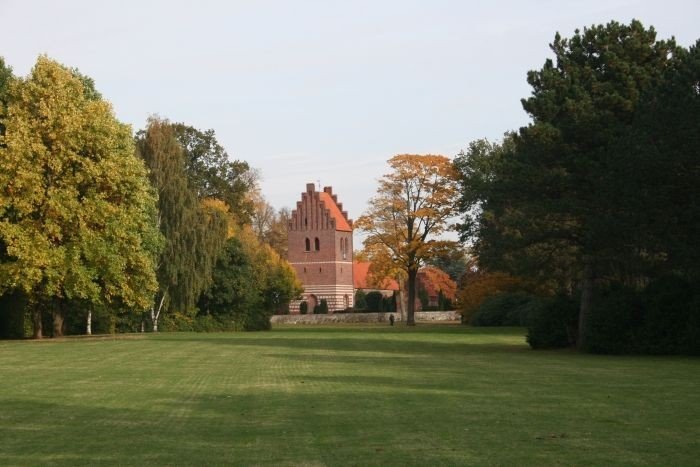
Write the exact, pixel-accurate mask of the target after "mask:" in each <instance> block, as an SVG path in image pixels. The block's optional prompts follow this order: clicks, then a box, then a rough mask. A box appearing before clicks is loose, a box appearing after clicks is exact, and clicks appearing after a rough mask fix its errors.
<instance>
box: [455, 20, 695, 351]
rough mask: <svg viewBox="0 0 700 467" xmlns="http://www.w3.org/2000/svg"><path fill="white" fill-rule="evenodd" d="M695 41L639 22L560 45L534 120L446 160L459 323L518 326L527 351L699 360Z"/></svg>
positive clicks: (543, 77)
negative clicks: (458, 264) (468, 267)
mask: <svg viewBox="0 0 700 467" xmlns="http://www.w3.org/2000/svg"><path fill="white" fill-rule="evenodd" d="M699 45H700V43H698V44H696V45H694V46H692V47H690V48H683V47H680V46H678V45H677V44H676V43H675V41H674V40H673V39H670V40H658V39H657V37H656V32H655V31H654V29H653V28H648V29H647V28H645V27H643V26H642V24H640V23H639V22H637V21H632V22H631V23H630V24H629V25H625V24H619V23H616V22H611V23H609V24H607V25H599V26H593V27H590V28H585V29H584V30H583V31H576V32H575V34H574V35H573V36H572V37H571V38H563V37H561V36H559V35H558V34H557V35H556V37H555V39H554V42H553V43H552V44H551V50H552V52H553V54H554V57H555V58H554V60H547V61H546V62H545V64H544V66H543V67H542V68H541V69H540V70H537V71H531V72H530V73H529V74H528V78H527V80H528V83H529V84H530V85H531V86H532V95H531V96H530V97H528V98H526V99H523V100H522V105H523V107H524V109H525V110H526V111H527V112H528V114H529V115H530V117H531V118H532V122H531V123H530V124H529V125H528V126H526V127H523V128H520V129H519V131H517V132H512V133H508V134H506V136H505V138H504V139H503V141H501V142H498V143H493V142H489V141H485V140H480V141H474V142H472V143H471V144H470V145H469V148H468V150H466V151H464V152H463V153H462V154H460V155H459V156H458V157H457V158H456V160H455V166H456V168H457V170H458V171H459V173H460V188H461V189H460V191H461V200H460V209H461V212H462V214H463V222H462V223H461V225H460V226H459V230H460V233H461V235H462V238H463V239H464V240H465V241H468V242H471V243H472V246H473V252H474V254H475V256H476V257H477V258H478V267H476V268H474V269H473V270H472V271H471V272H470V273H469V274H467V276H465V279H464V281H465V283H463V286H464V287H465V288H464V290H465V291H466V293H465V292H463V293H462V297H461V304H462V307H463V309H464V312H465V315H466V317H467V318H468V319H469V320H474V321H475V322H476V323H477V324H479V323H497V324H504V323H505V324H528V325H529V326H530V331H529V332H530V335H529V341H530V343H531V344H532V345H533V346H535V347H556V346H567V345H575V346H577V347H578V348H579V349H583V350H586V351H591V352H606V353H607V352H613V353H623V352H648V353H700V292H699V291H700V287H699V285H700V248H698V246H699V243H698V239H700V48H699ZM488 297H491V298H489V299H488V300H487V298H488ZM533 300H534V301H533Z"/></svg>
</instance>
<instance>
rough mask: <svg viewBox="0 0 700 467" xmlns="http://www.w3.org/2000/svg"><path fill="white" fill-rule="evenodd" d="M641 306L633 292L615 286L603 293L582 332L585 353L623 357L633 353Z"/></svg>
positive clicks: (595, 302) (604, 290)
mask: <svg viewBox="0 0 700 467" xmlns="http://www.w3.org/2000/svg"><path fill="white" fill-rule="evenodd" d="M641 319H642V306H641V300H640V297H639V294H638V293H637V292H635V291H634V290H633V289H630V288H628V287H624V286H622V285H619V284H613V285H611V286H609V287H606V288H605V289H603V290H601V291H600V292H599V293H598V294H597V295H596V297H595V298H594V301H593V306H592V309H591V312H590V315H589V316H588V319H587V322H586V329H584V330H583V332H584V333H585V336H586V339H585V342H586V348H585V349H584V350H586V351H587V352H592V353H605V354H620V353H629V352H632V351H634V348H635V346H636V345H637V344H636V342H635V341H636V339H635V334H636V333H637V329H638V328H639V326H640V324H641Z"/></svg>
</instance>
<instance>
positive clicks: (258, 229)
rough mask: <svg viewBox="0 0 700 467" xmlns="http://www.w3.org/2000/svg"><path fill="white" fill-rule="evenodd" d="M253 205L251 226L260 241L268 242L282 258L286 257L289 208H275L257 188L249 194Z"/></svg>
mask: <svg viewBox="0 0 700 467" xmlns="http://www.w3.org/2000/svg"><path fill="white" fill-rule="evenodd" d="M250 203H251V205H252V206H253V214H252V216H251V226H252V228H253V231H254V232H255V235H257V237H258V239H259V240H260V241H261V242H264V243H266V244H268V245H269V246H270V247H271V248H272V249H273V250H275V251H276V252H277V254H278V255H280V257H282V258H285V259H286V258H287V229H288V227H289V220H290V218H291V212H290V210H289V208H281V209H279V210H277V211H275V208H274V207H273V206H272V205H271V204H270V203H269V202H267V200H266V199H265V197H264V196H263V195H262V193H260V191H259V190H254V191H252V192H251V194H250Z"/></svg>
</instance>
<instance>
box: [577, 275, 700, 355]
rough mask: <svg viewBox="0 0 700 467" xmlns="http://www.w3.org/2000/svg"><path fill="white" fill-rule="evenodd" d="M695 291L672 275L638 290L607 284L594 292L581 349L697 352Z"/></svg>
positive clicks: (699, 314) (699, 319)
mask: <svg viewBox="0 0 700 467" xmlns="http://www.w3.org/2000/svg"><path fill="white" fill-rule="evenodd" d="M699 305H700V294H697V293H696V292H695V289H694V287H693V285H692V284H691V283H690V282H688V281H686V280H684V279H682V278H680V277H677V276H666V277H661V278H658V279H656V280H654V281H652V282H651V283H650V284H649V285H648V286H647V287H646V289H645V290H643V291H642V292H638V291H635V290H633V289H630V288H627V287H623V286H621V285H618V284H613V285H611V286H609V287H607V288H605V289H603V290H602V291H601V292H600V293H599V294H597V295H596V297H595V300H594V302H593V307H592V309H591V314H590V316H589V317H588V320H587V324H586V329H585V332H586V349H585V350H586V351H588V352H593V353H605V354H620V353H645V354H700V306H699Z"/></svg>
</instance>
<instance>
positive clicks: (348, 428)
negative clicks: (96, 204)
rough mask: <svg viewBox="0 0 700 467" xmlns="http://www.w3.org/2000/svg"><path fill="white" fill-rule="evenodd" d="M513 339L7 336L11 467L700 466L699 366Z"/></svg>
mask: <svg viewBox="0 0 700 467" xmlns="http://www.w3.org/2000/svg"><path fill="white" fill-rule="evenodd" d="M523 335H524V332H523V330H521V329H488V328H481V329H479V328H467V327H462V326H459V325H419V326H418V327H416V328H414V329H408V328H406V327H404V326H397V327H394V328H390V327H388V326H351V325H344V326H335V327H293V326H289V327H279V328H277V329H275V330H273V331H272V332H266V333H237V334H189V333H179V334H160V335H145V336H141V335H136V336H126V337H121V338H72V339H71V338H69V339H63V340H57V341H50V340H46V341H42V342H33V341H23V342H11V341H4V342H0V401H1V405H0V464H1V465H47V464H54V465H57V464H58V465H80V464H85V465H100V464H121V465H123V464H130V465H146V464H168V465H183V464H184V465H211V464H242V465H250V464H254V465H359V466H364V465H425V466H432V465H465V464H472V465H606V466H607V465H699V464H700V444H699V443H700V359H698V358H682V357H663V358H662V357H611V356H592V355H579V354H576V353H573V352H570V351H537V352H536V351H532V350H530V349H529V348H528V347H527V345H526V344H525V341H524V337H523Z"/></svg>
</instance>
